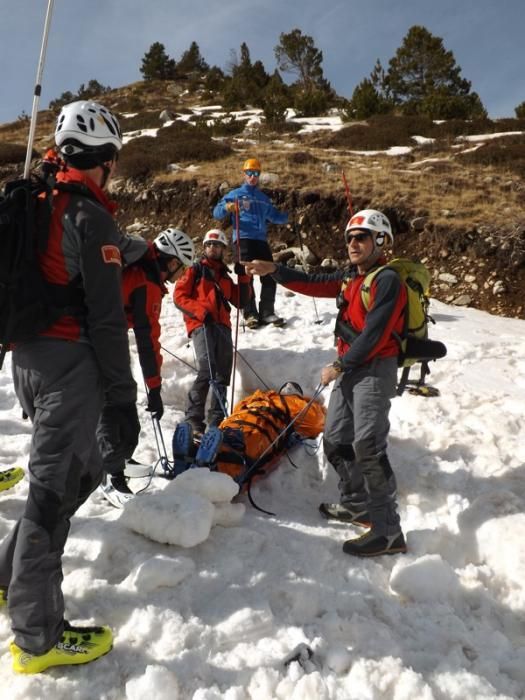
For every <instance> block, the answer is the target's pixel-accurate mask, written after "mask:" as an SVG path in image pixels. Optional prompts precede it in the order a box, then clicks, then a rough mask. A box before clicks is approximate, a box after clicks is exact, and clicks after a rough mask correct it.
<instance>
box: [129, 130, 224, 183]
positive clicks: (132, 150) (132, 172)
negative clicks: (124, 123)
mask: <svg viewBox="0 0 525 700" xmlns="http://www.w3.org/2000/svg"><path fill="white" fill-rule="evenodd" d="M231 153H232V149H231V148H229V146H226V145H224V144H222V143H217V142H216V141H213V140H212V139H211V138H210V136H209V135H208V134H206V133H203V132H202V131H201V130H200V129H195V127H193V126H189V125H187V124H183V123H182V122H175V123H174V124H172V125H171V126H167V127H164V128H162V129H159V131H158V133H157V136H156V137H150V136H141V137H139V138H136V139H133V140H132V141H130V142H129V143H128V144H126V145H125V146H124V147H123V149H122V151H121V157H120V161H119V173H120V174H121V175H123V176H124V177H141V176H146V175H150V174H152V173H156V172H162V171H164V170H166V168H167V166H168V165H169V164H170V163H180V162H186V163H196V162H202V161H214V160H219V159H220V158H224V157H225V156H228V155H230V154H231Z"/></svg>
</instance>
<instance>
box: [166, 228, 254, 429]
mask: <svg viewBox="0 0 525 700" xmlns="http://www.w3.org/2000/svg"><path fill="white" fill-rule="evenodd" d="M227 244H228V242H227V240H226V236H225V234H224V232H223V231H221V230H220V229H217V228H212V229H210V230H209V231H208V232H207V233H206V235H205V236H204V255H203V257H202V258H201V259H200V261H199V262H198V263H195V264H194V265H193V266H192V267H190V268H189V270H187V271H186V272H185V274H184V275H183V276H182V277H181V278H180V280H179V281H178V282H177V284H176V286H175V292H174V295H173V300H174V302H175V306H176V307H177V308H178V309H179V310H180V311H182V313H183V315H184V323H185V324H186V329H187V331H188V337H190V338H191V339H192V341H193V347H194V348H195V356H196V358H197V377H196V378H195V381H194V382H193V386H192V387H191V389H190V391H189V394H188V402H187V406H186V417H185V420H186V421H187V422H188V423H190V424H191V426H192V428H193V434H194V435H195V436H198V435H202V433H203V432H204V431H205V425H204V409H205V404H206V398H207V396H208V390H209V388H210V386H211V387H212V397H211V403H210V412H209V415H208V426H209V427H211V426H215V425H218V424H219V423H220V422H221V420H222V419H223V418H224V416H225V415H226V408H225V406H226V387H227V386H228V385H229V383H230V375H231V371H232V364H233V343H232V336H231V320H230V309H231V304H233V305H234V306H236V307H237V308H243V307H244V306H245V305H246V303H247V302H248V300H249V298H250V294H251V290H250V283H249V277H248V276H247V275H246V274H244V269H243V268H242V267H241V266H239V264H238V263H235V268H234V269H235V272H236V273H237V274H238V284H235V283H234V282H233V280H232V279H231V277H230V276H229V274H228V268H227V267H226V265H225V264H224V262H223V256H224V252H225V250H226V246H227Z"/></svg>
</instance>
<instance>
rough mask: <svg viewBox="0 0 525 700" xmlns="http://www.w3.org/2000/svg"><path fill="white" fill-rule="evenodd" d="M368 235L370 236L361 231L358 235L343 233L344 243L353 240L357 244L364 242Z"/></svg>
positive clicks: (366, 232)
mask: <svg viewBox="0 0 525 700" xmlns="http://www.w3.org/2000/svg"><path fill="white" fill-rule="evenodd" d="M370 235H371V234H370V233H369V232H368V231H361V232H360V233H350V232H348V233H347V232H346V231H345V243H347V244H348V243H351V242H352V240H355V241H357V242H358V243H362V242H363V241H366V239H367V238H369V237H370Z"/></svg>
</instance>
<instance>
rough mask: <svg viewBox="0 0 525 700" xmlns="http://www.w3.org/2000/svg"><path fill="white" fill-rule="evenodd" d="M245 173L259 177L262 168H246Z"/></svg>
mask: <svg viewBox="0 0 525 700" xmlns="http://www.w3.org/2000/svg"><path fill="white" fill-rule="evenodd" d="M244 174H245V175H247V176H248V177H259V175H260V174H261V171H260V170H245V171H244Z"/></svg>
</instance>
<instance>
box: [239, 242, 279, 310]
mask: <svg viewBox="0 0 525 700" xmlns="http://www.w3.org/2000/svg"><path fill="white" fill-rule="evenodd" d="M234 245H235V244H234ZM240 248H241V260H246V261H248V260H273V256H272V251H271V249H270V246H269V245H268V243H267V241H259V240H255V239H253V238H241V240H240ZM234 252H235V253H236V249H234ZM260 280H261V298H260V299H259V312H258V313H259V316H261V317H262V316H268V315H269V314H273V313H274V305H275V290H276V287H277V283H276V282H275V281H274V279H273V277H272V276H271V275H265V276H264V277H261V278H260ZM251 285H252V296H251V299H250V301H249V302H248V304H247V305H246V306H245V307H244V309H243V312H244V316H245V317H246V316H249V315H253V314H255V315H257V301H256V299H255V293H254V289H253V280H252V282H251Z"/></svg>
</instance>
